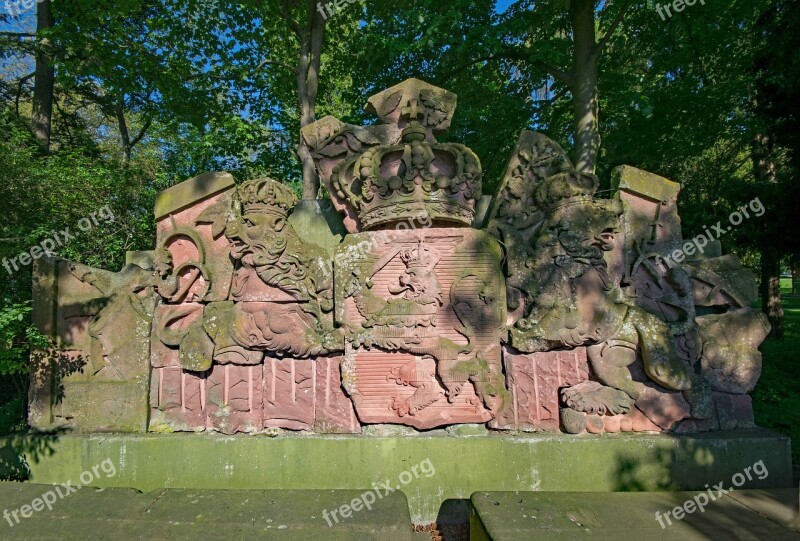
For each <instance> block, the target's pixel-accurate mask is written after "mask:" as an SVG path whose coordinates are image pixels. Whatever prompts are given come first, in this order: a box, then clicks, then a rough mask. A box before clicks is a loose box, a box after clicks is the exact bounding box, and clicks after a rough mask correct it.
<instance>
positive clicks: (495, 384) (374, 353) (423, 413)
mask: <svg viewBox="0 0 800 541" xmlns="http://www.w3.org/2000/svg"><path fill="white" fill-rule="evenodd" d="M499 258H500V250H499V247H498V246H497V245H496V243H495V241H494V240H493V239H491V238H490V237H489V236H488V235H486V234H485V233H482V232H478V231H475V230H470V229H455V228H451V229H439V228H434V229H421V230H417V231H413V230H403V231H381V232H369V233H361V234H356V235H349V236H348V238H347V239H346V241H345V243H343V244H342V245H341V246H340V247H339V249H337V252H336V256H335V258H334V261H335V265H336V286H335V292H336V293H335V294H336V321H337V323H339V324H340V325H342V326H343V327H345V328H346V329H347V330H348V336H349V338H348V342H349V344H351V345H352V347H351V348H350V349H349V350H348V351H347V353H346V356H345V362H344V364H343V369H342V372H343V381H344V386H345V388H346V389H347V391H348V394H349V395H350V396H351V397H352V398H353V401H354V403H355V406H356V411H358V415H359V418H360V419H361V420H362V422H368V423H390V422H397V423H404V424H409V425H411V426H415V427H417V428H432V427H434V426H439V425H443V424H453V423H459V422H467V423H470V422H472V423H475V422H486V421H488V420H489V419H491V414H490V413H489V412H490V411H499V409H501V408H502V406H503V403H504V402H505V401H506V400H507V399H508V398H509V395H508V393H507V391H506V390H505V386H504V383H503V377H502V369H501V350H500V345H499V342H500V339H501V338H502V328H503V325H504V322H505V310H504V304H505V303H504V302H503V301H504V293H503V283H502V277H501V276H498V275H497V274H496V272H495V271H494V270H493V269H496V268H497V265H498V264H499ZM440 382H441V383H440Z"/></svg>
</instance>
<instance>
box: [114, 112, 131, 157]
mask: <svg viewBox="0 0 800 541" xmlns="http://www.w3.org/2000/svg"><path fill="white" fill-rule="evenodd" d="M117 124H118V125H119V136H120V138H121V139H122V162H123V163H128V162H130V161H131V146H132V145H131V135H130V132H129V131H128V123H127V121H126V120H125V98H120V100H119V102H118V103H117Z"/></svg>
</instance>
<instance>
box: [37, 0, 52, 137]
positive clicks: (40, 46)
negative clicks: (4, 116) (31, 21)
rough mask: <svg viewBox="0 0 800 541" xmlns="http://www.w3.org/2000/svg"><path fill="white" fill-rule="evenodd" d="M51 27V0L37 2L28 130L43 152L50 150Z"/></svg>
mask: <svg viewBox="0 0 800 541" xmlns="http://www.w3.org/2000/svg"><path fill="white" fill-rule="evenodd" d="M52 28H53V14H52V11H51V9H50V0H43V1H41V2H38V3H37V4H36V36H37V38H38V39H37V45H36V76H35V77H36V78H35V81H34V86H33V115H32V119H31V130H32V131H33V134H34V135H35V136H36V139H37V140H38V141H39V144H40V145H41V146H42V149H43V150H44V151H45V152H50V135H51V132H52V124H53V93H54V89H55V66H54V65H53V60H52V48H53V43H52V41H51V39H50V36H49V31H50V30H51V29H52Z"/></svg>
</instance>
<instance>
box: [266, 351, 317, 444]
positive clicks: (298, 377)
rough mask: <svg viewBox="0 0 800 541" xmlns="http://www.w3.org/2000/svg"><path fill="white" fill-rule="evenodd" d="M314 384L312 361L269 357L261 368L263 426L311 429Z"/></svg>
mask: <svg viewBox="0 0 800 541" xmlns="http://www.w3.org/2000/svg"><path fill="white" fill-rule="evenodd" d="M315 383H316V368H315V366H314V362H313V361H300V360H295V359H275V358H273V357H268V358H267V359H266V361H265V365H264V426H265V427H269V428H289V429H291V430H310V429H311V428H313V426H314V409H315V408H314V406H315V404H314V402H315V392H316V385H315Z"/></svg>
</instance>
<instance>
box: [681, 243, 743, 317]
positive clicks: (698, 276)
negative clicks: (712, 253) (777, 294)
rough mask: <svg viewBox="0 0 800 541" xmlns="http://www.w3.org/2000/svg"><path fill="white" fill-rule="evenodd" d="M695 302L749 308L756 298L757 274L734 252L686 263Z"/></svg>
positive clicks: (709, 305)
mask: <svg viewBox="0 0 800 541" xmlns="http://www.w3.org/2000/svg"><path fill="white" fill-rule="evenodd" d="M686 269H687V270H688V271H689V275H690V276H691V279H692V290H693V292H694V303H695V304H696V305H697V306H699V307H704V308H710V307H713V308H717V309H719V308H723V309H727V310H730V309H738V308H749V307H750V306H751V305H752V304H753V303H754V302H755V301H756V300H757V299H758V289H757V288H756V276H755V274H754V273H753V271H751V270H750V269H748V268H746V267H743V266H742V262H741V261H740V260H739V258H738V257H736V256H735V255H732V254H730V255H726V256H722V257H715V258H710V259H705V260H702V261H697V262H692V263H689V264H687V266H686Z"/></svg>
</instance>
